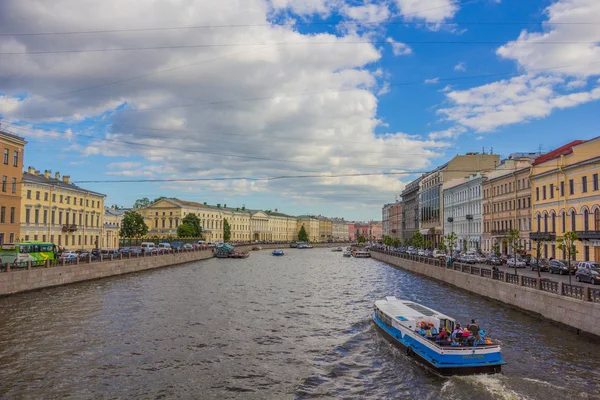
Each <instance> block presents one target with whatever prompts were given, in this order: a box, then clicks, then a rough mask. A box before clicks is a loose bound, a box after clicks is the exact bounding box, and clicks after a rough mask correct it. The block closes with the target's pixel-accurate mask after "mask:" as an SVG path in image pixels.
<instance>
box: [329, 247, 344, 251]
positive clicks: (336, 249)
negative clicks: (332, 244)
mask: <svg viewBox="0 0 600 400" xmlns="http://www.w3.org/2000/svg"><path fill="white" fill-rule="evenodd" d="M331 251H344V249H342V248H341V247H336V248H334V249H331Z"/></svg>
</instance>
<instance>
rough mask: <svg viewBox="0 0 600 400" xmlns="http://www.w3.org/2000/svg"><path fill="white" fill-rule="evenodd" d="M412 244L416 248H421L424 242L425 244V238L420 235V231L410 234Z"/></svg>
mask: <svg viewBox="0 0 600 400" xmlns="http://www.w3.org/2000/svg"><path fill="white" fill-rule="evenodd" d="M412 244H413V246H415V247H416V248H417V249H422V248H423V246H424V244H425V240H424V238H423V235H421V232H415V233H414V234H413V235H412Z"/></svg>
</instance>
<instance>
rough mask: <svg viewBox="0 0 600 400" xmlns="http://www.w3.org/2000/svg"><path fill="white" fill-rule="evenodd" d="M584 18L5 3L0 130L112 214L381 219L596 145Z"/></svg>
mask: <svg viewBox="0 0 600 400" xmlns="http://www.w3.org/2000/svg"><path fill="white" fill-rule="evenodd" d="M598 21H600V1H597V0H557V1H535V0H531V1H521V0H462V1H453V0H428V1H419V0H387V1H376V0H372V1H369V0H136V1H135V2H134V1H119V0H102V1H100V0H57V1H54V2H47V1H43V0H2V1H0V117H1V118H2V128H3V129H7V130H9V131H11V132H15V133H18V134H20V135H22V136H24V137H26V139H27V140H28V141H29V144H28V146H27V149H26V159H25V164H26V166H28V165H31V166H33V167H35V168H36V169H39V170H44V169H50V170H52V171H60V172H61V173H62V174H69V175H71V177H72V180H73V181H75V182H81V183H80V185H81V186H83V187H86V188H89V189H92V190H96V191H100V192H103V193H106V194H107V195H108V200H107V203H108V204H119V205H124V206H129V205H131V204H132V203H133V201H134V200H135V199H137V198H140V197H149V198H155V197H158V196H161V195H166V196H174V197H179V198H182V199H187V200H194V201H200V202H204V201H207V202H209V203H211V204H216V203H221V204H223V203H224V204H227V205H228V206H241V205H246V207H250V208H263V209H275V208H277V209H279V210H280V211H283V212H287V213H291V214H301V213H315V214H323V215H329V216H340V217H346V218H348V219H362V220H366V219H371V218H372V219H380V218H381V205H382V204H383V203H386V202H392V201H394V199H395V198H396V196H397V195H398V194H399V193H400V192H401V191H402V189H403V187H404V185H405V184H406V183H408V182H410V181H411V180H412V179H414V178H415V176H417V175H418V174H419V173H420V172H421V171H425V170H427V169H430V168H432V167H434V166H436V165H438V164H441V163H443V162H444V161H446V160H448V159H449V158H451V157H452V156H454V155H456V154H458V153H464V152H468V151H481V150H482V149H483V148H485V150H486V151H489V150H490V149H491V148H493V150H494V151H495V152H496V153H499V154H501V155H503V156H506V155H508V154H509V153H511V152H515V151H527V152H529V151H538V150H539V149H540V148H541V149H542V151H549V150H551V149H553V148H555V147H558V146H560V145H562V144H564V143H565V142H567V141H569V140H571V139H589V138H592V137H595V136H597V135H599V131H598V125H599V124H598V123H599V122H600V112H599V111H600V104H599V102H598V99H599V98H600V82H599V75H600V46H599V44H598V42H599V41H600V23H598ZM282 176H284V177H290V176H305V177H306V176H308V178H293V179H291V178H284V179H275V180H264V179H263V178H268V177H282ZM231 178H236V179H231ZM237 178H244V179H237ZM257 178H258V179H257ZM181 179H188V180H187V181H181ZM215 179H222V180H215ZM131 180H134V181H136V182H131ZM92 181H95V182H92ZM111 181H112V182H111ZM119 181H120V182H119ZM140 181H141V182H140Z"/></svg>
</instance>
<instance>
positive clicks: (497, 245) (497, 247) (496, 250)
mask: <svg viewBox="0 0 600 400" xmlns="http://www.w3.org/2000/svg"><path fill="white" fill-rule="evenodd" d="M492 252H493V253H494V255H495V256H496V257H500V243H498V241H496V242H494V244H493V245H492Z"/></svg>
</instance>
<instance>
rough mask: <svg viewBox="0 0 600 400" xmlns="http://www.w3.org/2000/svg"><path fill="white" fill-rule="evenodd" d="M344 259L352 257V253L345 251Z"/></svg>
mask: <svg viewBox="0 0 600 400" xmlns="http://www.w3.org/2000/svg"><path fill="white" fill-rule="evenodd" d="M344 257H352V253H351V252H349V251H348V250H346V251H344Z"/></svg>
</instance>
